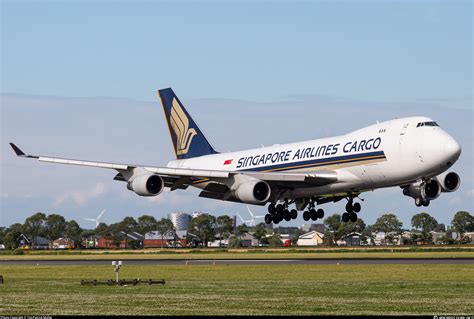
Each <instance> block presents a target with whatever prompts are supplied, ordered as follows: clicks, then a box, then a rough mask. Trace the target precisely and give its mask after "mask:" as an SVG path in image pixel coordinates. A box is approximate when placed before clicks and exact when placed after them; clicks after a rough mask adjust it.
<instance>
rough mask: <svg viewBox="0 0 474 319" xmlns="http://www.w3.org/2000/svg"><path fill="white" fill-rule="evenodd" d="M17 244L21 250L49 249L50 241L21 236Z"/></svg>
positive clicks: (37, 237)
mask: <svg viewBox="0 0 474 319" xmlns="http://www.w3.org/2000/svg"><path fill="white" fill-rule="evenodd" d="M17 244H18V247H20V248H29V249H49V240H48V239H46V238H44V237H41V236H34V237H32V238H31V239H30V238H28V237H27V236H26V235H24V234H20V236H19V237H18V238H17Z"/></svg>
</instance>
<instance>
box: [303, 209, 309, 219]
mask: <svg viewBox="0 0 474 319" xmlns="http://www.w3.org/2000/svg"><path fill="white" fill-rule="evenodd" d="M310 218H311V214H310V213H309V212H308V211H305V212H304V213H303V219H304V220H305V221H308V220H309V219H310Z"/></svg>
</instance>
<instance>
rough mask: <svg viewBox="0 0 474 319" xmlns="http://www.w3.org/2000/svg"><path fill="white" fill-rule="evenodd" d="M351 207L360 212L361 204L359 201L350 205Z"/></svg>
mask: <svg viewBox="0 0 474 319" xmlns="http://www.w3.org/2000/svg"><path fill="white" fill-rule="evenodd" d="M352 208H353V209H354V212H356V213H358V212H360V209H361V206H360V204H359V203H354V205H352Z"/></svg>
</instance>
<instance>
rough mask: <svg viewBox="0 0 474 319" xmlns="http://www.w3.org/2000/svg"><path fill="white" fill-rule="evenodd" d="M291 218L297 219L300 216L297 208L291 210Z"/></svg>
mask: <svg viewBox="0 0 474 319" xmlns="http://www.w3.org/2000/svg"><path fill="white" fill-rule="evenodd" d="M290 215H291V219H296V218H298V211H297V210H296V209H292V210H291V214H290Z"/></svg>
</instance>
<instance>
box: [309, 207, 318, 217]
mask: <svg viewBox="0 0 474 319" xmlns="http://www.w3.org/2000/svg"><path fill="white" fill-rule="evenodd" d="M309 214H310V216H311V219H312V220H316V219H318V214H317V212H316V210H315V209H314V208H312V209H310V210H309Z"/></svg>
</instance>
